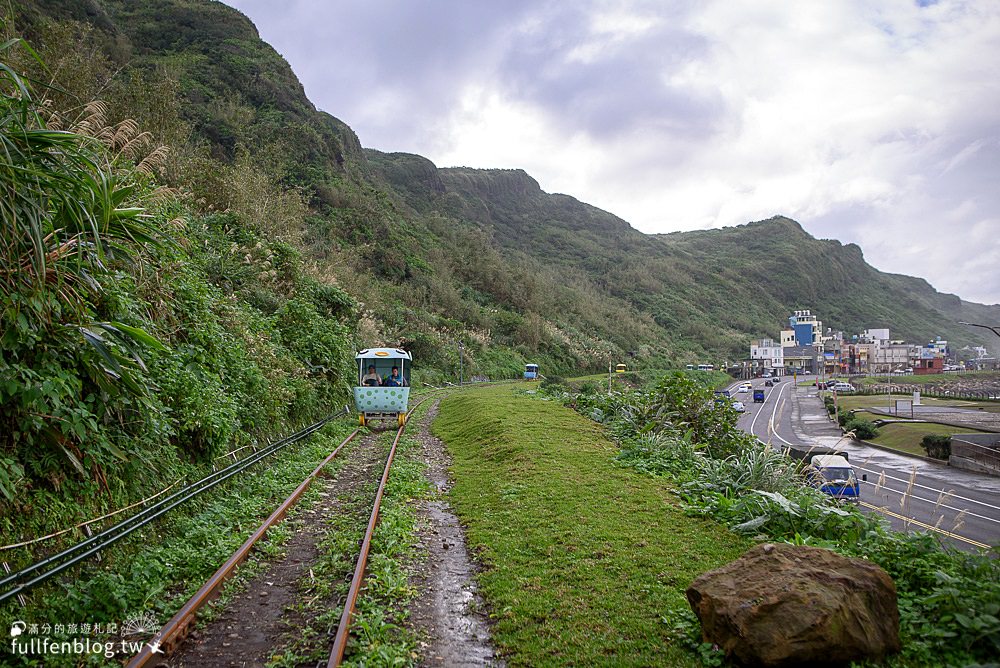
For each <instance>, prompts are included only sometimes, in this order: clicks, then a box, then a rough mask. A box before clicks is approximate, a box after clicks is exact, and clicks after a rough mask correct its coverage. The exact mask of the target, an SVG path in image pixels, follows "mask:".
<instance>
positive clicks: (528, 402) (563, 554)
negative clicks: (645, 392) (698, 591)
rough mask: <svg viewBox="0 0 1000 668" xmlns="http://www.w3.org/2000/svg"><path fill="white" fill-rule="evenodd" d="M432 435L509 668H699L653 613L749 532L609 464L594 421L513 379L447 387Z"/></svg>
mask: <svg viewBox="0 0 1000 668" xmlns="http://www.w3.org/2000/svg"><path fill="white" fill-rule="evenodd" d="M433 430H434V432H435V434H436V435H437V436H439V437H440V438H442V439H443V440H444V441H445V443H446V444H447V446H448V450H449V452H450V453H451V455H452V457H453V462H454V463H453V469H452V471H453V475H454V478H455V486H454V487H453V489H452V492H451V495H452V501H453V504H454V506H455V508H456V510H457V512H458V514H459V516H460V517H461V519H462V521H463V522H464V523H465V524H466V526H467V527H468V534H467V537H468V542H469V545H470V547H471V549H472V550H473V551H474V552H478V554H479V559H480V561H481V563H482V564H483V565H484V571H483V572H482V574H481V575H480V577H479V583H480V587H481V591H482V593H483V595H484V596H485V598H486V600H487V602H488V604H489V606H490V609H491V615H492V617H493V618H494V620H495V625H494V627H493V634H494V637H493V640H494V642H495V644H496V646H497V648H498V649H499V651H501V652H502V653H504V654H505V655H506V656H507V660H508V663H509V665H513V666H521V665H551V664H563V665H593V664H605V665H611V664H613V665H630V664H634V665H654V664H655V665H695V664H697V659H696V657H695V655H694V654H693V653H692V652H691V651H690V650H689V649H687V648H686V647H684V646H683V644H682V643H680V642H678V641H676V640H674V639H673V638H672V637H671V628H670V626H669V624H667V623H665V620H664V617H669V616H670V615H671V612H672V611H675V610H679V609H684V608H687V606H688V603H687V601H686V599H685V596H684V590H685V589H686V587H687V586H688V585H689V584H690V582H691V580H692V579H694V577H695V576H697V575H698V574H700V573H702V572H704V571H706V570H709V569H712V568H716V567H718V566H720V565H722V564H724V563H727V562H728V561H731V560H732V559H734V558H736V557H737V556H739V554H740V553H742V552H743V551H744V550H745V549H747V548H748V547H749V546H750V543H749V542H748V541H746V540H745V539H742V538H739V537H737V536H736V535H734V534H731V533H730V532H729V531H728V530H726V529H725V528H723V527H721V526H720V525H718V524H714V523H711V522H708V521H705V520H701V519H694V518H690V517H687V516H685V515H684V513H683V512H682V511H681V509H680V508H679V507H678V504H677V501H676V499H675V497H674V496H673V494H672V493H671V486H670V484H669V483H668V482H666V481H664V480H662V479H656V478H651V477H645V476H637V475H635V473H634V472H632V471H629V470H627V469H623V468H620V467H618V466H616V465H615V464H614V463H613V461H612V457H613V456H614V454H615V453H616V452H617V447H616V446H615V445H614V444H613V443H612V442H611V441H610V440H609V439H608V438H607V437H606V436H605V435H604V434H603V433H602V431H601V428H600V427H599V426H598V425H596V424H594V423H592V422H590V421H588V420H586V419H585V418H583V417H581V416H579V415H577V414H575V413H573V412H572V411H571V410H569V409H567V408H564V407H562V406H560V405H558V404H555V403H552V402H546V401H540V400H538V399H536V398H532V397H527V396H524V395H522V394H519V389H518V388H515V387H509V386H508V387H489V388H477V389H475V390H470V391H468V392H464V393H462V394H459V395H457V396H452V397H450V398H448V399H446V400H445V401H443V402H442V404H441V409H440V415H439V417H438V418H437V420H436V421H435V422H434V426H433Z"/></svg>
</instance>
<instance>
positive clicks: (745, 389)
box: [736, 385, 750, 394]
mask: <svg viewBox="0 0 1000 668" xmlns="http://www.w3.org/2000/svg"><path fill="white" fill-rule="evenodd" d="M736 391H737V392H738V393H739V394H746V393H747V392H749V391H750V386H749V385H740V386H739V388H738V389H737V390H736Z"/></svg>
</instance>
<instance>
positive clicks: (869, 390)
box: [850, 385, 1000, 401]
mask: <svg viewBox="0 0 1000 668" xmlns="http://www.w3.org/2000/svg"><path fill="white" fill-rule="evenodd" d="M855 387H857V386H855ZM889 392H892V393H893V394H910V395H912V394H913V393H914V392H919V393H920V396H921V397H928V398H931V399H960V400H965V401H1000V392H998V391H997V390H949V389H946V388H942V387H934V386H930V387H928V386H926V385H862V386H861V387H857V389H856V390H855V391H854V392H851V393H850V394H863V395H876V394H887V393H889Z"/></svg>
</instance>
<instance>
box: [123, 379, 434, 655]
mask: <svg viewBox="0 0 1000 668" xmlns="http://www.w3.org/2000/svg"><path fill="white" fill-rule="evenodd" d="M427 398H428V397H423V398H421V399H420V400H419V401H418V402H417V403H416V404H414V405H413V407H412V408H410V410H409V413H408V415H412V413H413V411H414V410H415V409H416V408H417V407H418V406H420V404H421V403H423V402H424V401H425V400H426V399H427ZM408 422H409V421H407V423H408ZM406 426H407V425H406V424H404V425H403V426H401V427H399V428H398V430H397V431H396V435H395V438H394V439H393V441H392V445H391V447H390V448H389V453H388V456H387V457H386V461H385V466H384V467H383V470H382V476H381V479H380V482H379V485H378V489H377V491H376V494H375V499H374V502H373V504H372V509H371V513H370V516H369V520H368V525H367V530H366V532H365V535H364V539H363V540H362V542H361V547H360V552H359V555H358V558H357V560H356V563H355V567H354V571H353V576H352V579H351V584H350V587H349V589H348V593H347V598H346V601H345V603H344V610H343V613H342V615H341V618H340V623H339V625H338V628H337V633H336V636H335V638H334V641H333V645H332V649H331V651H330V656H329V661H328V663H327V665H328V666H339V665H340V663H341V661H342V659H343V656H344V651H345V649H346V647H347V641H348V638H349V637H350V628H351V621H352V618H353V615H354V609H355V604H356V602H357V599H358V596H359V594H360V591H361V586H362V583H363V581H364V576H365V568H366V565H367V560H368V554H369V551H370V549H371V542H372V536H373V533H374V531H375V527H376V525H377V523H378V517H379V510H380V508H381V503H382V498H383V495H384V492H385V487H386V484H387V482H388V480H389V473H390V469H391V467H392V463H393V459H394V457H395V453H396V447H397V445H398V444H399V441H400V439H401V438H402V436H403V433H404V431H405V430H406ZM360 431H361V430H360V429H356V430H354V431H353V432H352V433H351V434H350V435H349V436H348V437H347V438H345V439H344V440H343V441H342V442H341V443H340V444H339V445H338V446H337V447H336V448H335V449H334V450H333V451H332V452H331V453H330V455H329V456H327V457H326V458H325V459H324V460H323V461H322V462H321V463H320V464H319V466H317V467H316V469H315V470H314V471H312V473H310V474H309V475H308V476H306V478H305V479H304V480H303V481H302V483H301V484H300V485H299V486H298V487H297V488H296V490H295V491H294V492H292V494H291V495H289V497H288V498H287V499H285V501H284V502H283V503H282V504H281V505H280V506H278V508H277V509H275V511H274V512H273V513H272V514H271V515H270V517H268V518H267V520H265V521H264V523H263V524H261V526H260V527H258V528H257V530H256V531H254V533H253V534H252V535H251V536H250V537H249V538H248V539H247V540H246V541H245V542H244V543H243V545H241V546H240V548H239V549H237V550H236V552H234V553H233V554H232V555H231V556H230V557H229V558H228V559H227V560H226V562H225V563H223V564H222V566H220V567H219V569H218V570H217V571H216V572H215V574H213V575H212V577H210V578H209V579H208V580H207V581H206V582H205V584H204V585H202V587H201V588H200V589H199V590H198V592H197V593H196V594H195V595H194V596H192V597H191V599H189V600H188V601H187V603H185V604H184V606H182V607H181V609H180V610H179V611H178V612H177V613H176V614H175V615H174V616H173V617H172V618H171V619H170V620H169V621H168V622H167V623H166V624H165V625H164V626H163V628H162V629H161V630H160V631H159V633H157V634H156V635H155V636H154V639H153V641H152V642H149V643H146V644H145V645H144V646H143V649H142V650H141V651H140V652H139V653H138V654H136V655H135V656H133V657H132V659H131V660H130V661H129V663H128V666H129V667H130V668H132V667H135V668H138V667H140V666H146V665H156V664H158V663H159V662H160V661H162V660H163V659H164V658H165V657H166V656H169V655H170V654H171V653H173V652H174V651H175V650H177V648H178V647H179V646H180V645H181V643H182V642H183V641H184V638H185V637H186V636H187V634H188V633H189V632H190V631H191V629H192V628H193V626H194V623H195V621H196V617H197V614H198V611H199V610H201V609H202V608H203V607H204V606H205V605H206V604H207V603H208V602H209V601H211V600H213V599H214V598H215V597H216V596H217V595H218V593H219V592H220V591H221V589H222V587H223V585H224V583H225V582H226V581H227V580H228V579H229V578H231V577H232V576H233V575H234V574H235V572H236V570H237V567H238V566H239V565H240V564H241V563H243V562H244V561H245V560H246V558H247V556H248V555H249V553H250V551H251V549H252V548H253V546H254V545H255V544H256V543H257V542H258V541H259V540H260V539H261V538H263V537H264V535H265V534H266V533H267V531H268V530H269V529H270V528H272V527H273V526H275V525H276V524H277V523H278V522H280V521H281V520H282V519H283V518H284V517H285V515H286V514H287V512H288V510H289V509H290V508H291V507H292V506H294V505H295V503H296V502H297V501H298V499H299V498H300V497H301V496H302V494H303V493H304V492H305V491H306V489H308V487H309V486H310V485H311V483H312V482H313V481H314V480H315V479H316V478H317V477H318V476H319V475H320V474H321V472H322V471H323V469H324V468H325V467H326V466H327V464H329V463H330V462H331V461H333V460H334V459H335V458H336V457H337V455H338V454H339V453H340V451H341V450H342V449H343V448H344V447H345V446H346V445H347V444H348V443H350V442H351V441H352V440H354V439H355V437H357V435H358V433H359V432H360Z"/></svg>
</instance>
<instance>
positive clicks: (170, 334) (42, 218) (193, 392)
mask: <svg viewBox="0 0 1000 668" xmlns="http://www.w3.org/2000/svg"><path fill="white" fill-rule="evenodd" d="M2 55H3V56H4V57H5V58H6V59H7V62H11V63H19V64H20V66H21V68H24V69H28V70H32V68H34V69H41V68H42V67H43V65H41V63H40V62H39V61H38V60H37V57H36V56H35V55H34V54H33V53H32V52H31V51H30V50H29V49H28V48H27V47H25V46H24V45H23V44H21V43H18V42H8V43H7V44H6V47H5V50H4V52H3V54H2ZM27 81H28V79H27V78H25V77H22V76H20V75H19V74H17V69H15V68H14V67H13V66H8V65H3V66H2V67H0V143H2V144H3V146H4V149H5V150H4V154H3V155H4V158H3V160H2V161H0V188H2V190H3V192H4V197H3V202H4V204H3V211H2V215H3V219H2V221H0V222H2V230H0V232H2V240H3V243H2V244H0V246H2V248H0V317H2V321H3V327H2V332H3V334H2V337H0V348H2V351H3V355H2V361H0V400H2V409H0V464H2V466H0V494H2V497H3V498H2V499H0V503H2V508H3V511H4V512H3V513H2V514H0V536H3V538H4V539H6V540H3V541H2V542H4V543H8V542H16V541H15V540H13V539H14V538H16V537H18V536H24V537H32V536H35V535H42V534H45V533H48V532H49V530H51V529H61V528H63V527H64V526H65V525H72V524H75V523H77V522H80V521H84V520H88V519H91V518H92V517H94V516H95V515H98V514H100V512H101V511H106V510H109V509H117V508H120V507H122V506H125V505H128V504H129V503H132V502H134V501H136V500H137V499H140V498H143V497H144V496H148V495H149V494H151V493H153V492H156V491H159V490H160V489H161V488H162V487H163V486H165V485H166V484H167V483H168V482H170V481H173V480H176V479H178V478H184V477H188V476H191V475H198V473H199V471H203V470H205V469H208V468H210V467H211V465H212V462H213V460H214V459H215V458H217V457H218V456H219V455H222V454H223V453H225V452H227V451H229V450H232V449H235V448H238V447H241V446H244V445H247V444H251V443H254V442H257V441H261V440H264V439H265V438H266V437H269V436H270V437H274V436H277V435H281V434H284V433H289V432H291V431H293V427H295V426H298V425H302V424H303V423H306V422H310V421H313V420H315V419H318V418H320V417H323V416H325V415H328V414H329V413H331V412H334V411H335V410H336V408H337V407H339V406H341V405H343V400H344V398H346V389H347V384H348V376H349V375H350V374H351V369H352V365H353V364H352V359H351V357H352V354H351V353H352V350H353V349H354V346H355V342H354V326H353V319H354V317H355V312H356V309H357V306H356V304H355V302H354V301H353V300H352V299H351V298H350V297H349V296H348V295H347V294H346V293H345V292H344V291H343V290H341V289H339V288H338V287H337V286H335V285H332V284H330V283H325V282H322V281H321V280H320V279H319V278H316V277H313V276H311V275H309V273H308V272H307V266H306V264H305V262H304V260H303V257H302V253H301V252H300V251H299V250H298V249H296V248H295V247H294V246H293V245H292V244H290V243H288V242H287V241H285V240H282V238H281V237H282V235H274V234H271V233H270V232H271V231H270V230H267V229H264V228H262V227H261V226H259V225H257V224H256V222H255V221H253V220H252V219H251V218H249V216H246V215H241V214H240V213H237V212H233V211H227V212H212V211H207V210H204V209H202V208H201V207H200V206H199V205H198V203H197V202H194V201H192V200H191V199H190V198H188V197H185V196H183V195H182V194H181V193H179V192H177V191H176V190H172V189H170V188H166V187H164V185H163V183H162V180H161V179H162V176H161V175H160V169H161V168H162V167H163V159H164V150H163V149H162V148H160V147H157V146H156V145H155V144H151V143H150V139H151V138H150V136H149V135H148V133H145V132H143V131H142V130H141V127H140V126H139V125H138V124H137V123H136V122H135V121H134V120H132V119H129V118H125V119H121V120H114V119H113V113H112V111H111V109H110V108H109V107H108V106H107V105H105V104H102V103H97V102H92V103H88V104H87V105H85V106H83V107H82V108H78V109H75V110H69V111H65V110H58V109H57V108H55V107H54V106H53V104H52V101H51V99H46V98H45V97H44V96H45V94H46V93H48V92H49V90H50V89H49V88H38V89H34V90H33V89H32V87H31V86H29V84H28V83H27ZM62 94H65V91H62ZM236 176H237V175H235V174H232V173H226V172H225V171H221V172H220V174H218V178H219V183H220V184H230V185H232V183H233V182H234V180H235V179H236ZM260 196H261V197H266V196H267V194H262V195H260ZM26 558H28V555H25V554H21V555H18V556H15V557H14V559H13V561H14V562H15V564H16V563H17V562H19V561H22V560H24V559H26Z"/></svg>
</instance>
